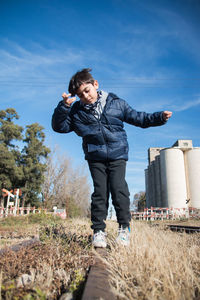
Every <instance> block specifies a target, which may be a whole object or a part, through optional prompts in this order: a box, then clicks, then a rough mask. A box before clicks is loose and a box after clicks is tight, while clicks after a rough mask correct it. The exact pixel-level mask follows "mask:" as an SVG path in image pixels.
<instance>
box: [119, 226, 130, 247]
mask: <svg viewBox="0 0 200 300" xmlns="http://www.w3.org/2000/svg"><path fill="white" fill-rule="evenodd" d="M116 241H117V243H118V244H121V245H123V246H129V245H130V229H129V228H125V229H123V228H119V230H118V237H117V239H116Z"/></svg>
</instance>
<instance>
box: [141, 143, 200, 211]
mask: <svg viewBox="0 0 200 300" xmlns="http://www.w3.org/2000/svg"><path fill="white" fill-rule="evenodd" d="M148 162H149V165H148V167H147V169H146V170H145V186H146V206H147V207H148V208H150V207H158V208H162V207H168V208H178V209H179V208H182V209H185V208H190V207H192V208H200V147H193V145H192V140H178V141H177V142H176V143H175V144H174V145H173V146H172V147H170V148H149V149H148Z"/></svg>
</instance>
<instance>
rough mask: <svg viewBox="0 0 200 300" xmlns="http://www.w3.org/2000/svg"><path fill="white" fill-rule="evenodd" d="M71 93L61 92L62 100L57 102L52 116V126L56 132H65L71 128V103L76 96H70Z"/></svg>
mask: <svg viewBox="0 0 200 300" xmlns="http://www.w3.org/2000/svg"><path fill="white" fill-rule="evenodd" d="M70 96H71V94H66V93H63V94H62V98H63V100H62V101H60V102H59V103H58V106H57V107H56V108H55V110H54V113H53V116H52V128H53V130H54V131H56V132H60V133H67V132H70V131H72V130H73V128H72V123H71V116H70V111H71V108H70V106H71V104H72V103H73V102H74V101H75V100H76V97H72V98H70Z"/></svg>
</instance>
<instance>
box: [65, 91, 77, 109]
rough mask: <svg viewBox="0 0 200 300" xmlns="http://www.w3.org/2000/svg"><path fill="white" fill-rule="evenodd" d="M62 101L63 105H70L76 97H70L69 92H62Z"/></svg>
mask: <svg viewBox="0 0 200 300" xmlns="http://www.w3.org/2000/svg"><path fill="white" fill-rule="evenodd" d="M62 98H63V102H64V104H65V105H67V106H70V105H71V104H72V103H73V102H74V101H75V100H76V97H71V94H66V93H63V94H62Z"/></svg>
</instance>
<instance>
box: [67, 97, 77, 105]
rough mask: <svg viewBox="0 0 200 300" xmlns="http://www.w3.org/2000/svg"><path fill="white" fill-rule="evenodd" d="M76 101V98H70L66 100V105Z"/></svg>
mask: <svg viewBox="0 0 200 300" xmlns="http://www.w3.org/2000/svg"><path fill="white" fill-rule="evenodd" d="M75 100H76V97H72V98H70V99H68V103H69V104H71V103H73V102H74V101H75Z"/></svg>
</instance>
